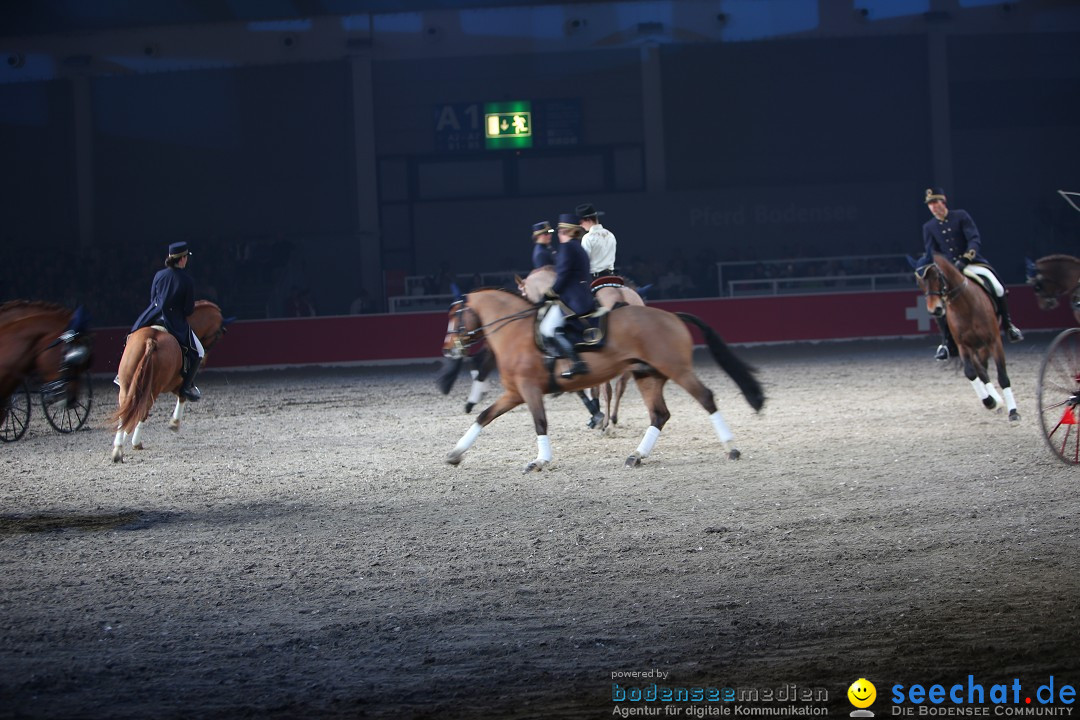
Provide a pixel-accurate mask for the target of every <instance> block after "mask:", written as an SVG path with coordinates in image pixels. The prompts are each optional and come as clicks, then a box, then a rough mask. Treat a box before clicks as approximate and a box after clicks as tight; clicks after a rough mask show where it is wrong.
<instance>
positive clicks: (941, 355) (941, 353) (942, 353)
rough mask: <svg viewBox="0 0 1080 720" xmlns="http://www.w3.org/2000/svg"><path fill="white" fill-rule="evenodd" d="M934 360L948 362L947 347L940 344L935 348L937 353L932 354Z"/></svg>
mask: <svg viewBox="0 0 1080 720" xmlns="http://www.w3.org/2000/svg"><path fill="white" fill-rule="evenodd" d="M934 359H935V360H948V359H949V346H948V345H945V344H944V343H942V344H941V345H938V346H937V352H936V353H934Z"/></svg>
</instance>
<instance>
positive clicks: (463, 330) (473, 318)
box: [442, 295, 484, 360]
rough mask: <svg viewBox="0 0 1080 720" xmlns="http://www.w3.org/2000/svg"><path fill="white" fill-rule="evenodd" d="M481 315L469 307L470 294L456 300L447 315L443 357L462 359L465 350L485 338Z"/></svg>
mask: <svg viewBox="0 0 1080 720" xmlns="http://www.w3.org/2000/svg"><path fill="white" fill-rule="evenodd" d="M480 324H481V323H480V317H479V316H478V315H477V314H476V311H475V310H473V309H472V308H471V307H469V296H468V295H466V296H465V297H463V298H461V299H460V300H455V301H454V302H453V303H452V304H451V305H450V312H449V313H448V316H447V323H446V336H445V337H444V338H443V345H442V354H443V357H447V358H450V359H451V360H461V359H462V358H464V357H465V352H466V351H467V350H468V349H469V348H470V347H472V346H473V345H475V344H476V343H478V342H480V341H481V340H482V339H483V338H484V331H483V329H482V328H481V327H480Z"/></svg>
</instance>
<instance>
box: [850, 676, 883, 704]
mask: <svg viewBox="0 0 1080 720" xmlns="http://www.w3.org/2000/svg"><path fill="white" fill-rule="evenodd" d="M847 696H848V700H850V701H851V704H852V705H854V706H855V707H857V708H868V707H870V706H871V705H873V704H874V700H876V699H877V688H876V687H874V683H872V682H870V681H869V680H867V679H866V678H859V679H858V680H856V681H855V682H853V683H851V687H849V688H848V690H847Z"/></svg>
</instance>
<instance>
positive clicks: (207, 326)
mask: <svg viewBox="0 0 1080 720" xmlns="http://www.w3.org/2000/svg"><path fill="white" fill-rule="evenodd" d="M234 320H236V318H232V317H231V318H225V317H222V315H221V308H219V307H218V306H217V304H216V303H213V302H210V301H209V300H196V301H195V309H194V310H193V311H192V313H191V316H190V317H189V318H188V325H189V326H190V327H191V330H192V332H194V333H195V334H196V335H197V336H198V337H199V342H201V343H202V346H203V349H204V350H206V351H207V352H209V351H210V348H212V347H214V345H216V344H217V341H218V340H220V339H221V336H222V335H224V334H225V331H226V329H228V326H229V323H231V322H233V321H234Z"/></svg>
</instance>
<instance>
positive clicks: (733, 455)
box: [727, 448, 742, 460]
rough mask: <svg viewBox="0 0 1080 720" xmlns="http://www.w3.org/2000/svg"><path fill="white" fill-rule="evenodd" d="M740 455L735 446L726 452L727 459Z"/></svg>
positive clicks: (733, 458)
mask: <svg viewBox="0 0 1080 720" xmlns="http://www.w3.org/2000/svg"><path fill="white" fill-rule="evenodd" d="M741 457H742V453H741V452H739V451H738V450H737V449H735V448H732V449H731V451H730V452H729V453H728V454H727V459H728V460H738V459H739V458H741Z"/></svg>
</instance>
